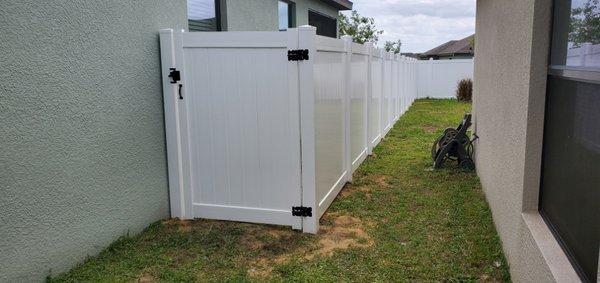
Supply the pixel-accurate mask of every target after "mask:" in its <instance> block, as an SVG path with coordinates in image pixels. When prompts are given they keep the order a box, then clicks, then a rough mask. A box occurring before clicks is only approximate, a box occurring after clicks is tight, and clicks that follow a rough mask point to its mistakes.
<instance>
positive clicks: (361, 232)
mask: <svg viewBox="0 0 600 283" xmlns="http://www.w3.org/2000/svg"><path fill="white" fill-rule="evenodd" d="M323 222H325V223H324V224H322V225H321V228H320V230H319V233H318V234H317V235H316V237H317V239H318V240H317V243H316V245H314V246H312V245H300V246H297V247H295V248H292V249H289V250H285V251H284V252H283V253H277V254H273V253H269V252H268V250H269V245H273V244H275V245H277V244H282V243H283V244H284V245H285V243H286V242H288V241H289V240H290V237H294V235H295V234H296V233H298V232H293V231H290V230H282V229H277V228H273V229H269V230H267V231H266V233H267V234H268V235H269V236H272V237H274V238H275V239H276V241H273V243H264V245H263V250H267V251H263V253H261V255H260V256H259V257H258V258H257V259H256V260H255V261H254V262H253V263H251V264H250V268H249V269H248V271H247V272H248V275H249V276H251V277H255V278H256V277H258V278H265V277H268V276H270V275H271V273H272V272H273V266H274V265H276V264H282V263H286V262H289V261H290V260H291V259H292V258H294V256H296V257H298V255H303V256H302V257H300V258H299V259H300V260H312V259H314V258H315V257H317V256H331V255H332V254H333V253H334V252H335V251H336V250H345V249H349V248H367V247H370V246H372V245H373V243H374V240H373V238H371V236H369V235H368V234H367V233H366V232H365V229H366V227H368V226H371V225H372V224H370V223H364V222H363V221H362V220H360V219H358V218H356V217H352V216H348V215H338V214H326V215H325V216H324V217H323Z"/></svg>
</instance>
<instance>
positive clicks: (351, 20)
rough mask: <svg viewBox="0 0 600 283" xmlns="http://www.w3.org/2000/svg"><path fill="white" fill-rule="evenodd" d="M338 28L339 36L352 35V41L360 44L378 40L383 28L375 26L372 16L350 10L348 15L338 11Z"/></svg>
mask: <svg viewBox="0 0 600 283" xmlns="http://www.w3.org/2000/svg"><path fill="white" fill-rule="evenodd" d="M338 28H339V34H340V36H342V35H349V36H352V39H353V41H354V42H356V43H360V44H363V43H365V42H372V43H373V44H375V43H377V41H378V40H379V35H381V34H382V33H383V30H378V29H377V28H376V27H375V20H374V19H373V18H369V17H363V16H361V15H359V14H358V12H356V11H352V14H350V15H349V16H346V15H344V14H342V13H340V16H339V17H338Z"/></svg>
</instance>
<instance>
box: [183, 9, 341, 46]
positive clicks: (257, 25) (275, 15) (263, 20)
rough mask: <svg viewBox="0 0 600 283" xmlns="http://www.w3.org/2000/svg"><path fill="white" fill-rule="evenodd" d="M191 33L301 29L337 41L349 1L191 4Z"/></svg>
mask: <svg viewBox="0 0 600 283" xmlns="http://www.w3.org/2000/svg"><path fill="white" fill-rule="evenodd" d="M187 7H188V26H189V31H277V30H286V29H288V28H291V27H297V26H301V25H311V26H314V27H316V28H317V34H319V35H324V36H329V37H337V31H338V27H337V17H338V14H339V12H340V11H343V10H351V9H352V2H350V1H348V0H279V1H264V0H244V1H225V0H188V1H187Z"/></svg>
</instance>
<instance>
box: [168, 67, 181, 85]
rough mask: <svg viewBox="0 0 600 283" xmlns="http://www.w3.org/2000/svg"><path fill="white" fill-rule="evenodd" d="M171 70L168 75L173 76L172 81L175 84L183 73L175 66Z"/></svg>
mask: <svg viewBox="0 0 600 283" xmlns="http://www.w3.org/2000/svg"><path fill="white" fill-rule="evenodd" d="M170 70H171V72H170V73H169V76H168V77H169V78H171V83H172V84H175V83H177V82H178V81H180V80H181V73H180V72H179V71H178V70H177V69H175V68H170Z"/></svg>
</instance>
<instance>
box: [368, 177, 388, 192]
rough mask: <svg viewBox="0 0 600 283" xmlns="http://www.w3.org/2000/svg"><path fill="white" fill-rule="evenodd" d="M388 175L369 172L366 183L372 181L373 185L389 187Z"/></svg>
mask: <svg viewBox="0 0 600 283" xmlns="http://www.w3.org/2000/svg"><path fill="white" fill-rule="evenodd" d="M388 180H389V177H388V176H386V175H383V174H370V175H369V176H368V177H367V183H373V184H374V185H376V186H378V187H380V188H384V189H385V188H389V187H391V186H390V184H389V183H388Z"/></svg>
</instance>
